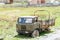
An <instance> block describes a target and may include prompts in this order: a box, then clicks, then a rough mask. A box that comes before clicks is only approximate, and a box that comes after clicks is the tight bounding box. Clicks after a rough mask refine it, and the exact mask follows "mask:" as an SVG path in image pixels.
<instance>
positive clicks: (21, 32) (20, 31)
mask: <svg viewBox="0 0 60 40" xmlns="http://www.w3.org/2000/svg"><path fill="white" fill-rule="evenodd" d="M17 32H18V33H19V34H30V33H32V31H22V30H18V31H17Z"/></svg>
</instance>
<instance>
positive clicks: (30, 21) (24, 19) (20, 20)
mask: <svg viewBox="0 0 60 40" xmlns="http://www.w3.org/2000/svg"><path fill="white" fill-rule="evenodd" d="M19 23H32V18H20V19H19Z"/></svg>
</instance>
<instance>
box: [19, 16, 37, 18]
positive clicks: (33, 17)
mask: <svg viewBox="0 0 60 40" xmlns="http://www.w3.org/2000/svg"><path fill="white" fill-rule="evenodd" d="M19 18H38V17H37V16H21V17H19Z"/></svg>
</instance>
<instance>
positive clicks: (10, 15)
mask: <svg viewBox="0 0 60 40" xmlns="http://www.w3.org/2000/svg"><path fill="white" fill-rule="evenodd" d="M36 10H48V11H49V12H50V15H51V17H52V16H54V14H55V16H56V17H57V19H56V25H55V26H59V25H60V16H59V15H60V13H56V12H60V7H28V8H0V35H1V37H4V40H24V39H30V40H33V38H30V37H27V36H26V35H24V36H22V35H20V36H19V35H17V32H16V20H17V18H18V17H20V16H31V15H33V14H34V12H35V11H36ZM40 13H42V12H40ZM40 13H39V15H40ZM43 14H45V12H44V13H43ZM15 35H17V36H16V37H14V36H15ZM25 36H26V37H25Z"/></svg>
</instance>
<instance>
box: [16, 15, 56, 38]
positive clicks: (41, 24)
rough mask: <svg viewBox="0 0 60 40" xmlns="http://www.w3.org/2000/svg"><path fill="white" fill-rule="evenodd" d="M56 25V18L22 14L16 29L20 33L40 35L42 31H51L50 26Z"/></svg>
mask: <svg viewBox="0 0 60 40" xmlns="http://www.w3.org/2000/svg"><path fill="white" fill-rule="evenodd" d="M53 25H55V18H51V19H48V20H39V19H38V16H21V17H19V18H18V19H17V24H16V30H17V32H18V34H31V36H32V37H37V36H39V33H40V32H42V31H49V26H53Z"/></svg>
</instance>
